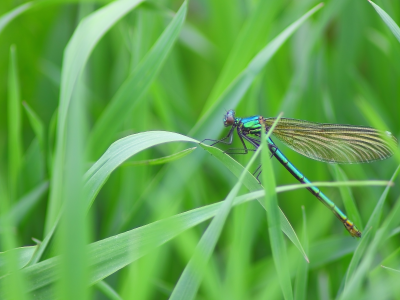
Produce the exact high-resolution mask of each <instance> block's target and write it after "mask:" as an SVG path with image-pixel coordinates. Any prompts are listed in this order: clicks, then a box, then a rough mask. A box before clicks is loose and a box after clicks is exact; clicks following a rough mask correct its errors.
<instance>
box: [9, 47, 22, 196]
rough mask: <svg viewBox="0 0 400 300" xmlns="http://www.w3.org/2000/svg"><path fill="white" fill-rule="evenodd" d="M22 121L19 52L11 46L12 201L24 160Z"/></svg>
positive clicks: (10, 174)
mask: <svg viewBox="0 0 400 300" xmlns="http://www.w3.org/2000/svg"><path fill="white" fill-rule="evenodd" d="M21 122H22V121H21V91H20V86H19V79H18V66H17V54H16V48H15V46H11V48H10V65H9V72H8V158H9V165H8V172H9V176H8V178H9V181H10V182H9V185H10V195H11V199H13V200H12V201H14V200H15V199H14V198H15V197H16V188H17V179H18V173H19V170H20V167H21V162H22V136H21V133H22V132H21Z"/></svg>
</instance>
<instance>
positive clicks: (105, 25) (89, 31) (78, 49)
mask: <svg viewBox="0 0 400 300" xmlns="http://www.w3.org/2000/svg"><path fill="white" fill-rule="evenodd" d="M141 2H142V0H118V1H115V2H112V3H111V4H109V5H107V6H105V7H103V8H101V9H99V10H97V11H95V12H94V13H92V14H90V15H89V16H88V17H86V18H85V19H83V20H82V21H81V22H80V24H79V26H78V28H77V29H76V30H75V32H74V34H73V36H72V38H71V39H70V41H69V42H68V45H67V47H66V49H65V52H64V59H63V68H62V75H61V91H60V104H59V110H58V123H57V141H56V147H55V149H56V150H55V160H54V166H53V172H52V175H53V176H52V179H51V185H50V186H51V191H50V199H49V204H48V211H47V216H46V223H45V234H47V233H48V232H49V231H50V229H51V228H52V226H53V225H54V223H55V220H56V217H57V214H58V212H59V210H60V207H61V203H60V199H61V195H62V186H63V182H64V175H63V170H64V165H65V148H66V141H65V139H66V137H65V135H66V120H67V116H68V111H69V106H70V102H71V96H72V94H73V92H74V90H75V86H76V83H77V81H78V78H79V76H80V74H81V72H82V70H83V68H84V67H85V65H86V62H87V60H88V58H89V55H90V54H91V52H92V50H93V48H94V47H95V45H96V44H97V43H98V41H99V40H100V38H101V37H102V36H103V35H104V34H105V33H106V32H107V31H108V30H109V29H110V28H111V26H113V25H114V24H115V23H116V22H117V21H118V20H119V19H121V18H122V17H123V16H124V15H125V14H127V13H128V12H129V11H130V10H132V9H133V8H134V7H136V6H137V5H138V4H139V3H141Z"/></svg>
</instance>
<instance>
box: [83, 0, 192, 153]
mask: <svg viewBox="0 0 400 300" xmlns="http://www.w3.org/2000/svg"><path fill="white" fill-rule="evenodd" d="M186 10H187V2H186V1H184V2H183V4H182V6H181V7H180V9H179V11H178V12H177V13H176V15H175V17H174V18H173V19H172V21H171V23H170V24H169V25H168V26H167V28H166V29H165V30H164V32H163V33H162V34H161V36H160V37H159V38H158V40H157V42H156V43H155V44H154V45H153V47H152V48H151V49H150V51H149V52H148V53H147V55H146V56H145V57H144V58H143V60H142V61H141V62H140V63H139V65H138V66H137V67H136V68H135V69H134V70H133V72H132V74H130V75H129V77H128V78H127V79H126V80H125V82H124V83H123V84H122V85H121V87H120V88H119V90H118V91H117V92H116V94H115V96H114V97H113V99H111V102H110V103H109V105H108V106H107V107H106V108H105V110H104V111H103V113H102V115H101V117H100V118H99V120H98V121H97V122H96V124H95V125H94V127H93V130H92V132H91V134H90V136H89V142H88V147H89V150H88V151H89V153H90V154H91V155H94V156H98V155H99V154H100V153H101V152H102V151H103V150H104V149H105V148H106V146H107V145H109V143H110V142H111V140H110V139H112V138H113V137H114V135H115V133H116V132H117V130H118V129H119V127H120V125H121V124H122V122H123V121H124V120H125V119H126V118H127V117H128V116H129V114H130V113H131V112H132V110H133V109H134V107H135V106H136V105H137V104H138V103H139V101H140V100H142V99H144V97H143V96H144V95H145V94H146V92H147V91H148V89H149V88H150V85H151V84H152V82H153V81H154V79H155V78H156V76H157V75H158V73H159V71H160V69H161V67H162V66H163V64H164V61H165V59H166V58H167V56H168V54H169V53H170V50H171V48H172V46H173V45H174V43H175V41H176V39H177V38H178V37H179V33H180V31H181V29H182V25H183V23H184V21H185V17H186ZM107 137H108V138H107ZM100 151H101V152H100Z"/></svg>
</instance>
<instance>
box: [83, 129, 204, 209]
mask: <svg viewBox="0 0 400 300" xmlns="http://www.w3.org/2000/svg"><path fill="white" fill-rule="evenodd" d="M168 142H193V143H199V141H197V140H195V139H192V138H190V137H187V136H184V135H181V134H179V133H174V132H167V131H148V132H142V133H138V134H134V135H130V136H127V137H124V138H122V139H120V140H118V141H116V142H115V143H113V144H112V145H111V146H110V147H109V148H108V149H107V151H106V152H105V153H104V154H103V155H102V156H101V157H100V158H99V160H97V161H96V163H95V164H94V165H93V166H92V167H91V168H90V169H89V170H88V171H87V172H86V174H85V176H84V177H85V190H86V191H87V192H86V194H87V195H88V196H87V199H86V201H87V206H86V207H87V209H88V208H90V206H91V205H92V203H93V201H94V199H95V197H96V195H97V193H98V192H99V191H100V189H101V187H102V186H103V185H104V183H105V182H106V180H107V178H108V177H109V176H110V175H111V173H112V172H113V171H114V170H115V169H116V168H117V167H118V166H119V165H121V164H122V163H123V162H125V161H126V160H127V159H128V158H130V157H131V156H133V155H135V154H136V153H138V152H140V151H143V150H145V149H147V148H149V147H153V146H156V145H160V144H163V143H168Z"/></svg>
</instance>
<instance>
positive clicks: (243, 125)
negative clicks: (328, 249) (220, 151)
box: [211, 109, 397, 237]
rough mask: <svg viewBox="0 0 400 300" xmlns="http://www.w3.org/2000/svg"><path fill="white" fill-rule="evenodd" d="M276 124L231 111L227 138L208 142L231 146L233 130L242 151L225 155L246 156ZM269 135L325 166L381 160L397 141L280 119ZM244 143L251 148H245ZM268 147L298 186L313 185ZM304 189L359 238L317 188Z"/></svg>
mask: <svg viewBox="0 0 400 300" xmlns="http://www.w3.org/2000/svg"><path fill="white" fill-rule="evenodd" d="M275 121H276V118H264V117H263V116H260V115H258V116H252V117H247V118H239V117H236V116H235V111H234V110H232V109H231V110H228V111H227V112H226V114H225V116H224V126H225V127H231V128H230V131H229V133H228V135H227V136H226V137H224V138H222V139H220V140H211V141H214V143H213V144H212V145H215V144H218V143H223V144H228V145H231V144H232V141H233V136H234V132H235V130H236V132H237V135H238V136H239V139H240V141H241V143H242V145H243V148H241V149H228V151H226V153H227V154H247V153H248V152H249V151H255V150H256V149H257V148H258V147H259V146H260V143H261V133H262V130H263V128H265V130H266V132H268V131H269V129H270V128H271V126H272V124H273V123H274V122H275ZM272 135H273V136H274V137H276V138H277V139H278V140H280V141H281V142H283V144H285V145H286V146H288V147H289V148H291V149H292V150H294V151H296V152H298V153H300V154H302V155H304V156H306V157H309V158H311V159H314V160H319V161H323V162H327V163H339V164H352V163H368V162H373V161H377V160H383V159H386V158H389V157H391V156H392V155H393V152H394V151H395V149H396V148H397V140H396V138H395V137H394V136H393V134H392V133H390V132H389V131H381V130H377V129H374V128H371V127H363V126H353V125H342V124H325V123H314V122H309V121H303V120H296V119H289V118H281V119H280V120H279V121H278V123H277V125H276V127H275V129H274V131H273V132H272ZM245 141H246V142H248V143H250V144H251V145H252V146H253V147H254V148H247V146H246V143H245ZM267 144H268V148H269V150H270V152H271V156H274V157H275V158H276V159H277V160H278V161H279V162H280V163H281V164H282V165H283V166H284V167H285V168H286V169H287V170H288V171H289V172H290V174H292V175H293V177H295V178H296V179H297V180H298V181H299V182H300V183H304V184H312V183H311V181H310V180H308V179H307V178H306V177H305V176H304V175H303V173H302V172H300V171H299V170H298V169H297V168H296V167H295V166H294V165H293V164H292V163H291V162H290V161H289V160H288V159H287V158H286V156H285V155H284V154H283V153H282V152H281V151H280V150H279V148H278V147H277V146H276V144H275V143H274V142H273V141H272V139H271V138H268V140H267ZM212 145H211V146H212ZM257 170H258V169H257ZM257 170H256V172H257ZM258 176H259V174H258ZM258 176H257V177H258ZM306 188H307V190H309V191H310V192H311V193H312V194H313V195H314V196H315V197H316V198H317V199H318V200H319V201H321V202H322V203H323V204H324V205H325V206H326V207H328V208H329V209H330V210H331V211H332V212H333V214H334V215H335V216H336V217H337V218H338V219H339V220H340V221H341V222H342V223H343V225H344V227H345V228H346V229H347V231H348V232H349V233H350V235H351V236H353V237H361V231H360V230H359V229H358V228H357V227H356V226H355V224H354V223H353V222H352V221H350V220H349V219H348V217H347V216H346V215H345V214H344V213H343V212H342V211H341V210H340V209H339V208H338V207H337V206H336V205H335V203H334V202H333V201H331V200H330V199H329V198H328V197H327V196H326V195H325V194H324V193H322V191H321V190H320V189H319V188H318V187H316V186H309V187H306Z"/></svg>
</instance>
